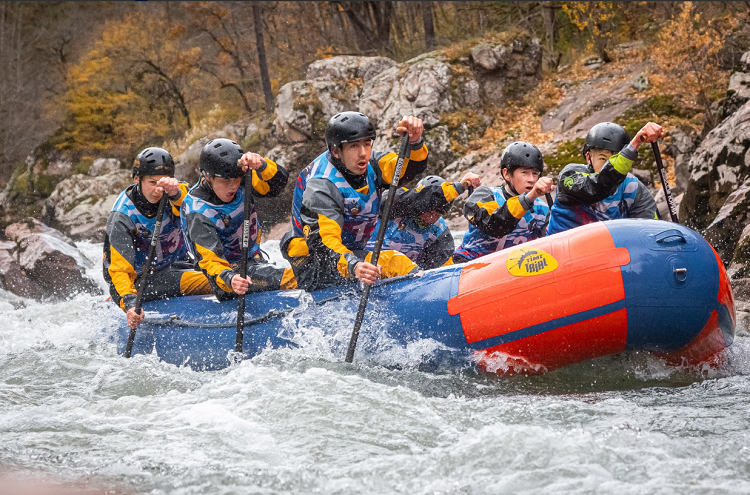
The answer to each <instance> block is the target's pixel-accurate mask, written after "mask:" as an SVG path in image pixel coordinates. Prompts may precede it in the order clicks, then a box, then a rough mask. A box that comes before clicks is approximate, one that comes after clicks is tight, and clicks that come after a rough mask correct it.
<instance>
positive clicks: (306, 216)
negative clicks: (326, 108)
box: [281, 112, 427, 290]
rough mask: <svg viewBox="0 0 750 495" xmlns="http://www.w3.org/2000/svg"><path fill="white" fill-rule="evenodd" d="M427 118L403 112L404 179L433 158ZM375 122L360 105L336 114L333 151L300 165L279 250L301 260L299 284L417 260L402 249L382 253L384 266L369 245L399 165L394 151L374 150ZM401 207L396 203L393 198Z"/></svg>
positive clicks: (392, 272)
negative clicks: (374, 262)
mask: <svg viewBox="0 0 750 495" xmlns="http://www.w3.org/2000/svg"><path fill="white" fill-rule="evenodd" d="M423 129H424V128H423V125H422V121H421V120H420V119H418V118H416V117H405V118H404V119H403V120H401V122H399V123H398V128H397V132H399V133H400V134H402V135H403V134H408V136H409V145H408V150H407V157H406V159H405V160H404V165H403V168H402V170H401V176H400V177H401V178H400V183H401V184H404V183H407V182H409V181H410V180H412V179H414V178H415V177H416V176H417V175H418V174H419V173H421V172H423V171H424V169H425V168H426V166H427V147H426V146H425V145H424V142H423V140H422V131H423ZM374 139H375V127H374V126H373V125H372V124H371V123H370V119H368V118H367V116H365V115H364V114H362V113H359V112H341V113H338V114H336V115H334V116H333V117H332V118H331V119H330V121H329V122H328V126H327V128H326V143H327V145H328V151H326V152H324V153H323V154H321V155H320V156H318V157H317V158H316V159H315V160H313V162H312V163H311V164H309V165H308V166H307V167H306V168H305V169H303V170H302V172H300V175H299V177H298V179H297V188H296V189H295V193H294V200H293V203H292V230H290V231H289V232H287V233H286V234H285V235H284V237H283V238H282V240H281V252H282V255H283V256H284V258H285V259H287V260H288V261H289V262H290V264H291V265H292V266H293V267H294V268H295V270H296V273H297V277H298V280H299V284H300V287H303V288H305V289H308V290H312V289H317V288H322V287H329V286H334V285H341V284H346V283H351V282H354V281H357V280H359V281H361V282H363V283H366V284H372V283H374V282H375V281H376V280H378V279H379V278H380V277H381V275H382V276H385V277H389V276H397V275H404V274H407V273H411V272H412V271H416V270H418V269H419V267H418V266H417V265H416V264H414V263H413V262H412V261H411V260H409V258H407V257H406V256H404V255H403V254H402V253H399V252H397V251H392V250H387V251H382V252H381V253H380V258H379V259H378V266H374V265H372V264H371V263H369V261H368V260H369V259H370V258H369V257H368V256H369V255H368V254H367V253H366V252H365V247H366V245H367V241H368V240H369V239H370V237H371V236H372V234H373V231H374V229H375V225H376V224H377V221H378V215H379V212H380V207H381V204H382V203H383V200H382V198H381V193H382V191H383V190H386V189H388V187H389V184H390V182H391V179H392V178H393V174H394V171H395V168H396V162H397V159H398V156H397V154H396V153H390V152H383V151H373V149H372V141H373V140H374ZM394 207H395V205H394Z"/></svg>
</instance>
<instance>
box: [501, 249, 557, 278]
mask: <svg viewBox="0 0 750 495" xmlns="http://www.w3.org/2000/svg"><path fill="white" fill-rule="evenodd" d="M505 265H506V266H507V267H508V272H509V273H510V274H511V275H513V276H516V277H531V276H533V275H541V274H542V273H549V272H551V271H553V270H555V269H556V268H557V260H556V259H555V258H553V257H552V255H551V254H549V253H547V252H545V251H542V250H541V249H530V248H518V249H514V250H513V251H511V252H510V254H508V260H507V261H506V262H505Z"/></svg>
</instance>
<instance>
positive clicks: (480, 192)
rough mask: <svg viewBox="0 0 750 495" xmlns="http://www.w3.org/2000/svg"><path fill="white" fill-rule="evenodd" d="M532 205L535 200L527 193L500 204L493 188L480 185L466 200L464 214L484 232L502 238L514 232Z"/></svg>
mask: <svg viewBox="0 0 750 495" xmlns="http://www.w3.org/2000/svg"><path fill="white" fill-rule="evenodd" d="M532 206H533V202H532V201H530V200H529V199H528V198H527V196H526V193H523V194H521V195H520V196H513V197H511V198H509V199H508V200H507V201H506V202H505V203H503V205H502V206H500V205H499V204H498V202H497V200H495V195H494V194H492V190H491V189H490V188H489V187H486V186H480V187H478V188H476V190H474V192H473V193H472V195H471V196H469V199H467V200H466V204H465V205H464V216H465V217H466V219H467V220H468V221H469V223H471V224H472V225H474V226H475V227H476V228H477V229H479V231H480V232H482V233H483V234H485V235H488V236H490V237H495V238H500V237H505V236H506V235H508V234H510V233H511V232H513V230H514V229H515V228H516V226H517V225H518V221H519V220H520V219H521V217H523V216H524V215H525V214H526V212H527V211H528V210H530V209H531V207H532Z"/></svg>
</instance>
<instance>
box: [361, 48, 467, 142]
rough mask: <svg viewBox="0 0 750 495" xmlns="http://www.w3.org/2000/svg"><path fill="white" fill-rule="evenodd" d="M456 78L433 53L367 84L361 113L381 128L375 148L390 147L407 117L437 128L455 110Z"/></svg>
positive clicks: (415, 59) (379, 76)
mask: <svg viewBox="0 0 750 495" xmlns="http://www.w3.org/2000/svg"><path fill="white" fill-rule="evenodd" d="M452 77H453V76H452V72H451V68H450V65H449V64H448V63H447V62H446V61H445V59H444V58H443V57H442V56H439V55H436V54H435V53H434V52H432V53H427V54H424V55H421V56H419V57H417V58H414V59H412V60H409V61H408V62H406V63H404V64H402V65H398V66H394V67H392V68H390V69H388V70H386V71H384V72H382V73H381V74H379V75H378V76H376V77H374V78H373V79H371V80H369V81H368V82H367V83H365V86H364V89H363V90H362V97H361V99H360V102H359V111H360V112H362V113H364V114H365V115H367V116H369V117H370V119H372V121H373V123H374V124H375V126H376V127H377V130H378V137H377V139H376V140H375V144H374V147H375V148H377V149H383V148H388V147H390V145H391V139H392V138H394V137H395V131H396V124H397V123H398V122H399V121H400V120H401V119H402V118H403V117H404V116H406V115H413V116H415V117H419V118H420V119H422V121H423V122H424V127H425V129H432V128H435V127H437V126H438V124H440V118H441V114H442V113H443V112H450V111H452V110H453V109H454V104H453V100H452V98H451V91H450V89H451V79H452Z"/></svg>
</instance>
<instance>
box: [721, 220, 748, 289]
mask: <svg viewBox="0 0 750 495" xmlns="http://www.w3.org/2000/svg"><path fill="white" fill-rule="evenodd" d="M727 273H728V274H729V277H730V278H731V279H741V278H748V277H750V225H745V227H744V228H743V229H742V232H741V233H740V235H739V240H738V241H737V247H735V248H734V252H733V253H732V258H731V262H730V263H729V266H727Z"/></svg>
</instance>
